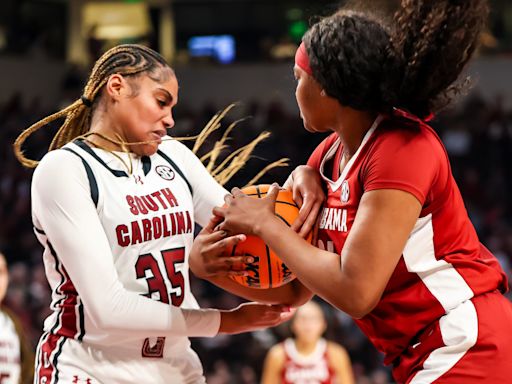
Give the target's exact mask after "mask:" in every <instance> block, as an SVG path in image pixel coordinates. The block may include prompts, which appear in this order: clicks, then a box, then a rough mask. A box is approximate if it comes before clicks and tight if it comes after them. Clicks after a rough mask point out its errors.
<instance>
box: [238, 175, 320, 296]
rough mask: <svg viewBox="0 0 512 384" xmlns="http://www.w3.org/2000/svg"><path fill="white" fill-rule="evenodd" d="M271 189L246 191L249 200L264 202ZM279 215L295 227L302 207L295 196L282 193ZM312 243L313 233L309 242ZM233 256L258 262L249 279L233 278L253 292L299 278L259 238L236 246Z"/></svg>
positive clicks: (262, 187) (249, 269)
mask: <svg viewBox="0 0 512 384" xmlns="http://www.w3.org/2000/svg"><path fill="white" fill-rule="evenodd" d="M269 188H270V185H256V186H250V187H246V188H244V189H242V192H243V193H245V194H246V195H248V196H251V197H256V198H260V199H261V198H264V197H265V196H267V191H268V190H269ZM275 215H276V216H277V217H278V218H279V219H281V220H282V221H283V222H284V223H285V224H286V225H288V226H291V225H292V223H293V221H294V220H295V219H296V218H297V217H298V216H299V206H298V205H297V204H296V203H295V201H293V197H292V192H291V191H288V190H285V189H281V190H280V191H279V194H278V196H277V199H276V205H275ZM306 240H307V241H309V242H311V241H312V234H311V233H310V234H309V235H308V237H307V238H306ZM230 254H232V255H235V254H236V255H251V256H253V257H254V262H252V263H250V264H247V268H246V271H247V272H248V275H246V276H231V278H232V279H233V280H235V281H236V282H237V283H239V284H241V285H244V286H246V287H250V288H257V289H268V288H277V287H280V286H282V285H284V284H286V283H289V282H290V281H292V280H293V279H295V275H294V274H293V273H292V272H291V271H290V270H289V269H288V267H287V266H286V265H285V264H284V263H283V262H282V261H281V259H280V258H279V257H278V256H277V255H276V254H275V253H274V251H272V250H271V249H270V248H269V246H268V245H266V244H265V243H264V242H263V240H262V239H260V238H259V237H257V236H247V240H245V241H243V242H241V243H238V244H236V245H235V246H234V247H232V249H231V250H230Z"/></svg>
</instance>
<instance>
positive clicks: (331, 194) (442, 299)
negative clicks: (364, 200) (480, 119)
mask: <svg viewBox="0 0 512 384" xmlns="http://www.w3.org/2000/svg"><path fill="white" fill-rule="evenodd" d="M342 149H343V148H342V145H341V143H340V140H339V138H338V136H337V135H335V134H333V135H331V136H329V137H328V138H327V139H325V140H324V141H323V142H322V143H321V144H320V145H319V146H318V147H317V149H316V150H315V151H314V152H313V154H312V156H311V158H310V160H309V162H308V164H309V165H311V166H312V167H314V168H316V169H318V170H319V171H320V173H321V175H322V177H323V179H324V182H325V183H326V184H327V200H326V202H325V204H324V207H323V211H322V212H321V217H320V223H319V233H318V246H319V247H320V248H322V249H326V250H328V251H331V252H336V253H338V254H341V251H342V249H343V245H344V243H345V241H346V239H347V236H348V234H349V233H350V229H351V227H352V224H353V222H354V219H355V216H356V211H357V207H358V205H359V202H360V200H361V197H362V195H363V193H364V192H365V191H371V190H376V189H398V190H403V191H406V192H409V193H411V194H413V195H414V196H415V197H416V198H417V199H418V200H419V201H420V202H421V204H422V206H423V208H422V211H421V215H420V218H419V219H418V221H417V223H416V225H415V227H414V229H413V231H412V232H411V235H410V237H409V239H408V241H407V244H406V245H405V248H404V251H403V254H402V257H401V258H400V261H399V263H398V265H397V267H396V269H395V271H394V272H393V274H392V276H391V278H390V280H389V282H388V284H387V287H386V289H385V291H384V293H383V295H382V297H381V299H380V301H379V303H378V304H377V306H376V307H375V308H374V309H373V311H372V312H371V313H369V314H368V315H366V316H365V317H364V318H362V319H360V320H356V322H357V324H358V325H359V327H360V328H361V329H362V331H363V332H364V333H365V334H366V335H367V336H368V337H369V339H370V340H371V341H372V343H373V344H374V345H375V346H376V347H377V348H378V349H379V350H380V351H382V352H384V353H385V355H386V357H385V363H386V364H389V363H391V362H392V361H393V360H394V359H395V358H396V357H397V356H399V355H400V354H401V352H402V351H403V350H404V349H405V348H406V347H407V346H408V345H409V344H414V343H415V339H414V337H415V336H416V335H417V334H418V333H419V332H421V331H422V330H423V329H425V328H426V327H427V325H429V324H431V323H432V322H434V321H435V320H436V319H439V318H440V317H441V316H442V315H444V314H445V313H447V312H448V311H450V310H451V309H453V308H455V307H457V306H458V305H459V304H460V303H462V302H464V301H466V300H468V299H470V298H472V297H473V296H477V295H479V294H482V293H485V292H491V291H494V290H496V289H499V290H501V291H502V292H504V291H506V289H507V280H506V275H505V274H504V272H503V271H502V269H501V267H500V266H499V264H498V261H497V259H496V258H495V257H494V256H493V255H492V254H491V253H490V252H489V251H488V250H487V249H486V248H485V247H484V246H483V245H482V244H480V242H479V240H478V237H477V234H476V231H475V229H474V228H473V225H472V224H471V222H470V220H469V217H468V215H467V212H466V209H465V207H464V203H463V201H462V197H461V195H460V192H459V190H458V187H457V185H456V183H455V180H454V179H453V176H452V174H451V169H450V164H449V160H448V155H447V153H446V151H445V149H444V146H443V144H442V143H441V140H440V139H439V137H438V136H437V134H436V133H435V132H434V130H433V129H432V128H430V127H429V126H427V125H426V124H424V123H423V122H421V121H420V120H418V119H416V118H415V117H413V116H410V115H408V114H406V113H405V112H401V111H396V112H395V114H394V116H393V117H392V118H390V117H385V116H382V115H381V116H379V117H378V118H377V120H376V121H375V123H374V124H373V126H372V127H371V129H370V130H369V131H368V133H367V134H366V135H365V137H364V139H363V142H362V144H361V145H360V147H359V149H358V150H357V152H356V153H355V154H354V156H353V157H352V158H351V159H350V161H349V162H348V164H347V165H346V166H345V168H344V169H343V170H342V172H341V173H340V171H339V164H340V159H341V154H342Z"/></svg>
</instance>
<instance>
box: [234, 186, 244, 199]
mask: <svg viewBox="0 0 512 384" xmlns="http://www.w3.org/2000/svg"><path fill="white" fill-rule="evenodd" d="M231 194H232V195H233V196H234V197H243V196H246V194H245V193H243V192H242V190H241V189H240V188H237V187H235V188H233V189H232V190H231Z"/></svg>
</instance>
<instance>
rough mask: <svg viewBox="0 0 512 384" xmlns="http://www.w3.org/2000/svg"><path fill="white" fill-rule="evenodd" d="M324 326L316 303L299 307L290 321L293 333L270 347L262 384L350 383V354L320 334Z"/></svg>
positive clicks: (323, 320) (351, 380)
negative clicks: (292, 335)
mask: <svg viewBox="0 0 512 384" xmlns="http://www.w3.org/2000/svg"><path fill="white" fill-rule="evenodd" d="M326 328H327V322H326V320H325V316H324V313H323V311H322V308H321V307H320V305H319V304H317V303H316V302H314V301H310V302H308V303H306V304H304V305H303V306H302V307H300V308H298V309H297V312H296V313H295V316H294V317H293V319H292V322H291V330H292V332H293V334H294V337H293V338H288V339H286V340H285V341H284V342H282V343H279V344H278V345H276V346H274V347H273V348H272V349H271V350H270V351H269V353H268V354H267V357H266V359H265V365H264V368H263V377H262V384H353V383H354V374H353V373H352V365H351V363H350V357H349V355H348V353H347V351H346V350H345V348H343V347H342V346H341V345H339V344H336V343H333V342H330V341H326V340H325V339H324V338H323V337H322V335H323V334H324V332H325V330H326Z"/></svg>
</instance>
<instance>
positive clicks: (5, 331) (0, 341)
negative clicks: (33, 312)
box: [0, 310, 21, 384]
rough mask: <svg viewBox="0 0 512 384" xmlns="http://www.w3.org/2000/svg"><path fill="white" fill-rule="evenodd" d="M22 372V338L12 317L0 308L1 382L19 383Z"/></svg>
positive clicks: (7, 383) (4, 383)
mask: <svg viewBox="0 0 512 384" xmlns="http://www.w3.org/2000/svg"><path fill="white" fill-rule="evenodd" d="M20 374H21V367H20V340H19V338H18V334H17V333H16V328H15V327H14V323H13V322H12V320H11V318H10V317H9V316H8V315H7V314H6V313H5V312H3V311H2V310H0V384H18V383H19V380H20Z"/></svg>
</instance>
